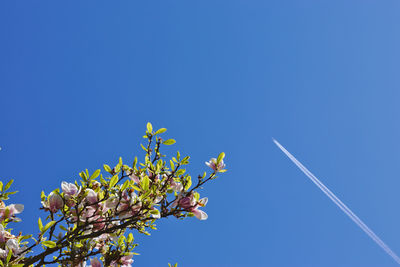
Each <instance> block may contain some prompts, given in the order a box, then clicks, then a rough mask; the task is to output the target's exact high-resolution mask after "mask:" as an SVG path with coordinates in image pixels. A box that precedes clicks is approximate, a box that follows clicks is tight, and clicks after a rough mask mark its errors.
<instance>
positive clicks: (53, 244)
mask: <svg viewBox="0 0 400 267" xmlns="http://www.w3.org/2000/svg"><path fill="white" fill-rule="evenodd" d="M42 245H43V246H45V247H48V248H55V247H56V245H57V244H56V242H53V241H50V240H46V241H43V242H42Z"/></svg>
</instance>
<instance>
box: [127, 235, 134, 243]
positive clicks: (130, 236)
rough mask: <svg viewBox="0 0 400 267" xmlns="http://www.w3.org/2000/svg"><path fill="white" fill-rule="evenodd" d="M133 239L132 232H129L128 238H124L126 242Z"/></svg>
mask: <svg viewBox="0 0 400 267" xmlns="http://www.w3.org/2000/svg"><path fill="white" fill-rule="evenodd" d="M132 241H133V234H132V233H129V235H128V238H127V239H126V242H127V243H131V242H132Z"/></svg>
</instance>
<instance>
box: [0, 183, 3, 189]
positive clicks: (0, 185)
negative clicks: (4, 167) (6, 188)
mask: <svg viewBox="0 0 400 267" xmlns="http://www.w3.org/2000/svg"><path fill="white" fill-rule="evenodd" d="M0 191H3V182H1V181H0Z"/></svg>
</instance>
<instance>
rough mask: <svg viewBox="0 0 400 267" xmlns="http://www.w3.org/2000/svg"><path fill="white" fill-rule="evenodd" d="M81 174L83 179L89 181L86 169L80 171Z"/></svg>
mask: <svg viewBox="0 0 400 267" xmlns="http://www.w3.org/2000/svg"><path fill="white" fill-rule="evenodd" d="M79 176H80V177H81V178H82V179H83V181H85V182H86V181H87V178H88V177H87V176H86V173H85V172H84V171H81V172H80V173H79Z"/></svg>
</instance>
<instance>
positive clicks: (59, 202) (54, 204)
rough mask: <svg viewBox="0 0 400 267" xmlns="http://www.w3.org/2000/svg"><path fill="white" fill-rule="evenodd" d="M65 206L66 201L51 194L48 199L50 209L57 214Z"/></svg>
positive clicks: (57, 195) (55, 194)
mask: <svg viewBox="0 0 400 267" xmlns="http://www.w3.org/2000/svg"><path fill="white" fill-rule="evenodd" d="M63 206H64V201H63V199H62V198H61V197H60V195H59V194H57V193H54V192H51V193H50V195H49V197H48V208H49V209H50V211H51V212H53V213H55V212H57V211H58V210H59V209H61V208H62V207H63Z"/></svg>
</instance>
